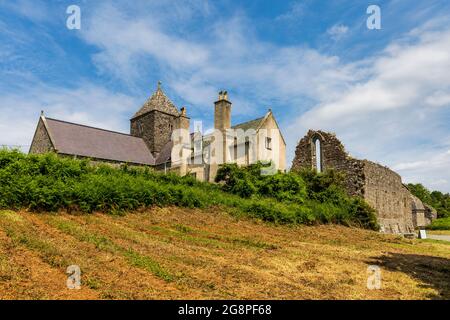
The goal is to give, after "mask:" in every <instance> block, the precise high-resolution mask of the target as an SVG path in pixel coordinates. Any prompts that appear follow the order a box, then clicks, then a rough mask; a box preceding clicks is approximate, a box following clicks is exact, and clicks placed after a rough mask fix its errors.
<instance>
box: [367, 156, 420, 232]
mask: <svg viewBox="0 0 450 320" xmlns="http://www.w3.org/2000/svg"><path fill="white" fill-rule="evenodd" d="M362 163H363V164H364V178H365V182H364V192H363V195H364V199H365V200H366V201H367V203H368V204H370V205H371V206H372V207H373V208H375V209H376V210H377V212H378V223H379V224H380V226H381V228H382V230H383V229H384V230H383V231H385V232H389V233H410V232H413V231H414V222H413V214H412V200H411V199H412V198H411V193H410V192H409V190H408V189H407V188H406V187H405V186H404V185H403V183H402V179H401V177H400V176H399V175H398V174H397V173H395V172H394V171H392V170H390V169H389V168H386V167H383V166H381V165H379V164H376V163H373V162H370V161H367V160H363V161H362Z"/></svg>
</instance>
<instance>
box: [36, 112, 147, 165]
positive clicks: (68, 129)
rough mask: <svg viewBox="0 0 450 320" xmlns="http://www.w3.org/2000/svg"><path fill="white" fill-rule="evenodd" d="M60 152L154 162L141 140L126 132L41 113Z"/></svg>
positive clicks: (129, 161) (116, 159)
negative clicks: (77, 122)
mask: <svg viewBox="0 0 450 320" xmlns="http://www.w3.org/2000/svg"><path fill="white" fill-rule="evenodd" d="M41 120H42V121H44V124H45V127H46V129H47V131H48V133H49V135H50V137H51V139H52V143H53V145H54V147H55V149H56V151H57V153H60V154H67V155H74V156H81V157H88V158H95V159H102V160H111V161H118V162H127V163H132V164H145V165H154V164H155V159H154V158H153V156H152V154H151V153H150V150H149V149H148V148H147V145H146V144H145V142H144V140H142V139H141V138H138V137H133V136H130V135H128V134H125V133H120V132H114V131H109V130H105V129H99V128H94V127H89V126H85V125H81V124H76V123H71V122H66V121H61V120H56V119H50V118H45V117H43V116H42V117H41Z"/></svg>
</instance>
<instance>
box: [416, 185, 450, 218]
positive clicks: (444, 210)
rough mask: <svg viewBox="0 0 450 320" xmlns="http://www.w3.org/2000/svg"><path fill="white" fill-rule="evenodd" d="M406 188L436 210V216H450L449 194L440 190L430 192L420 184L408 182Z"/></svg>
mask: <svg viewBox="0 0 450 320" xmlns="http://www.w3.org/2000/svg"><path fill="white" fill-rule="evenodd" d="M408 189H409V190H410V191H411V193H412V194H413V195H415V196H416V197H417V198H419V199H420V200H421V201H422V202H424V203H426V204H427V205H430V206H432V207H433V208H435V209H436V210H437V213H438V218H446V217H450V194H448V193H445V194H444V193H442V192H440V191H433V192H430V191H429V190H428V189H427V188H425V187H424V186H423V185H422V184H420V183H418V184H412V183H409V184H408Z"/></svg>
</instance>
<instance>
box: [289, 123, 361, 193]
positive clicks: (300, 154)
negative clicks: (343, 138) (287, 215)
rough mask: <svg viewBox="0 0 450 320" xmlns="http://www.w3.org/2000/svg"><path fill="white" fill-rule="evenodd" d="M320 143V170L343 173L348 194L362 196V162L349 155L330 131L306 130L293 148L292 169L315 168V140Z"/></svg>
mask: <svg viewBox="0 0 450 320" xmlns="http://www.w3.org/2000/svg"><path fill="white" fill-rule="evenodd" d="M316 139H319V141H320V145H321V152H320V153H321V160H322V161H321V162H322V171H325V170H328V169H335V170H337V171H340V172H342V173H344V174H345V177H346V179H345V186H346V189H347V191H348V193H349V194H350V195H355V196H363V186H364V173H363V166H364V164H363V162H362V161H361V160H357V159H354V158H352V157H350V156H349V155H348V154H347V152H346V151H345V148H344V146H343V145H342V143H341V142H340V141H339V140H338V139H337V138H336V136H335V135H334V134H332V133H327V132H323V131H313V130H310V131H308V134H307V135H306V136H305V137H304V138H302V139H301V140H300V142H299V144H298V145H297V149H296V150H295V158H294V161H293V163H292V168H291V169H292V170H300V169H302V168H306V169H317V168H316V150H315V149H316V147H315V140H316Z"/></svg>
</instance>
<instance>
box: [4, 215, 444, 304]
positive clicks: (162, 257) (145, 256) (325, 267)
mask: <svg viewBox="0 0 450 320" xmlns="http://www.w3.org/2000/svg"><path fill="white" fill-rule="evenodd" d="M70 265H76V266H79V267H80V269H81V289H79V290H74V289H68V288H67V285H66V282H67V278H68V276H69V274H66V270H67V267H68V266H70ZM369 266H376V267H375V268H379V270H380V275H381V282H380V284H381V287H380V288H379V289H368V287H367V283H368V278H369V277H370V276H371V275H373V274H372V273H371V272H370V271H369V270H368V267H369ZM372 268H374V267H372ZM370 279H371V278H370ZM369 282H370V281H369ZM0 298H1V299H450V242H445V241H436V240H407V239H403V238H400V237H398V236H393V235H382V234H379V233H377V232H372V231H367V230H361V229H356V228H347V227H343V226H335V225H323V226H313V227H307V226H299V227H288V226H275V225H272V224H267V223H263V222H259V221H255V220H245V219H237V218H234V217H231V216H229V215H227V214H224V213H221V212H220V211H219V210H218V209H216V210H208V211H202V210H194V209H192V210H190V209H180V208H155V209H152V210H147V211H143V212H137V213H130V214H127V215H125V216H110V215H105V214H100V213H98V214H92V215H73V214H72V215H69V214H66V213H58V214H49V213H29V212H13V211H0Z"/></svg>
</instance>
